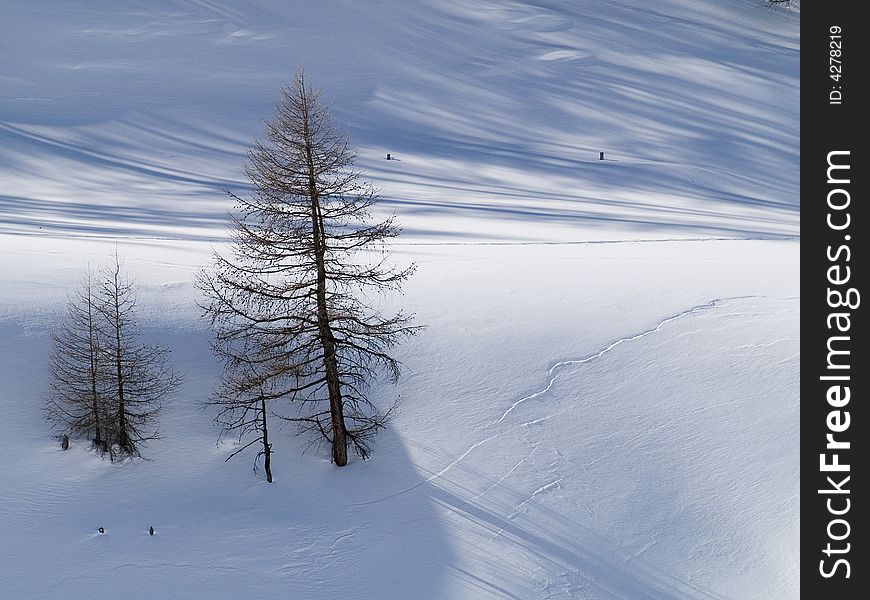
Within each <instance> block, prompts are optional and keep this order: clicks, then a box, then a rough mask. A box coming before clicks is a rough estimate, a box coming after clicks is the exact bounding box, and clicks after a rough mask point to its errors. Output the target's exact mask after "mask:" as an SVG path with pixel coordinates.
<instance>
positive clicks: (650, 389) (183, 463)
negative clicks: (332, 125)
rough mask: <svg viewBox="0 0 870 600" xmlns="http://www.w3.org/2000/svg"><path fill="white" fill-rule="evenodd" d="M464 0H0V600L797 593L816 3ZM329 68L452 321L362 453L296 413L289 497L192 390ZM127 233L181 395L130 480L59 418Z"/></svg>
mask: <svg viewBox="0 0 870 600" xmlns="http://www.w3.org/2000/svg"><path fill="white" fill-rule="evenodd" d="M473 4H474V8H473V9H471V8H469V7H470V6H471V4H469V3H463V2H453V1H450V0H439V1H436V0H415V1H414V2H406V3H395V2H380V1H373V2H366V3H359V2H351V1H349V0H347V1H345V0H336V1H335V2H324V3H307V2H296V1H292V2H277V1H267V0H243V1H240V2H229V1H226V0H201V1H194V0H154V1H151V2H144V1H143V2H136V1H130V2H121V3H118V2H102V1H95V2H82V1H72V0H69V1H64V2H51V3H31V2H23V1H22V2H18V1H14V0H13V1H11V2H4V3H3V6H2V7H0V49H2V54H3V57H4V59H6V60H4V61H2V62H0V180H2V181H3V182H4V187H3V190H2V191H0V256H2V264H0V315H3V316H2V317H0V384H2V385H0V411H2V412H0V414H2V419H0V456H2V457H3V460H2V461H0V565H2V567H0V598H6V597H8V598H16V599H17V598H34V599H36V598H54V597H58V596H60V597H64V598H69V599H88V598H93V597H95V596H98V595H104V594H106V593H109V592H110V591H111V592H112V593H121V594H123V596H124V597H126V598H131V599H145V598H148V599H151V598H207V599H209V600H212V599H214V600H220V599H223V598H227V599H230V598H233V599H236V598H239V597H247V598H252V599H255V598H274V597H282V598H317V599H319V598H337V597H358V598H372V599H378V600H380V599H406V598H419V599H421V600H423V599H433V600H434V599H442V598H463V599H464V598H469V599H477V598H517V599H523V600H525V599H527V598H581V599H596V600H597V599H611V598H614V599H615V598H621V599H632V600H633V599H640V598H644V599H645V598H653V599H659V600H683V599H690V598H691V599H724V598H728V599H741V600H743V599H758V600H762V599H763V600H770V599H790V598H797V597H798V596H799V588H798V578H797V569H798V554H797V545H798V541H799V536H798V529H799V528H798V524H799V520H798V508H799V496H798V452H797V451H798V434H799V430H798V386H797V384H798V379H799V377H798V371H799V350H798V340H799V335H800V332H799V326H798V322H797V317H798V314H799V304H800V300H799V290H798V287H799V286H798V282H799V274H798V267H799V261H798V242H797V241H796V240H795V239H782V238H796V236H797V235H798V231H799V230H798V226H799V219H798V218H799V206H798V199H797V191H798V170H797V169H798V164H797V163H798V147H797V139H798V134H799V128H798V113H799V105H798V100H797V95H798V90H799V80H798V46H799V36H798V20H799V13H797V12H795V11H788V10H775V11H773V10H769V9H765V8H762V7H761V2H759V1H756V0H744V1H736V2H728V3H717V2H703V3H699V2H689V1H688V0H661V1H659V2H653V3H650V2H641V1H640V0H617V1H615V2H607V3H601V2H591V1H588V2H587V1H577V2H570V3H569V2H546V1H543V0H523V1H507V0H492V1H487V2H479V3H473ZM303 63H304V65H305V69H306V71H307V72H308V73H309V74H310V76H311V77H312V78H313V79H314V80H316V81H317V82H319V83H320V84H322V86H323V87H324V88H325V93H326V94H327V95H330V96H334V99H333V106H334V108H335V112H336V115H337V117H338V120H339V121H340V122H342V123H344V124H346V125H347V127H348V131H349V133H350V135H351V138H352V141H353V142H354V144H355V145H356V146H357V147H358V149H359V163H360V165H361V166H363V167H364V168H365V169H366V171H367V173H368V175H369V176H370V178H371V179H372V180H373V181H374V182H375V183H376V184H377V185H379V186H380V187H381V188H382V190H383V197H384V198H385V203H384V208H385V210H386V211H389V212H395V213H396V214H397V217H398V220H399V221H400V222H401V224H403V225H404V226H405V228H406V233H407V235H406V236H404V238H403V239H402V240H401V241H399V242H398V243H397V244H395V245H394V246H393V250H394V252H395V255H396V256H397V257H398V258H399V259H400V260H402V261H411V260H414V261H417V262H418V263H419V269H418V272H417V274H416V275H415V276H414V278H413V279H412V280H411V281H410V282H409V284H408V286H407V288H406V294H405V296H404V297H402V298H389V299H387V300H386V302H391V303H398V302H401V303H402V305H403V306H405V307H407V308H408V309H410V310H413V311H415V312H416V313H417V315H418V320H419V322H421V323H425V324H427V325H428V329H427V330H426V331H425V332H424V333H422V334H421V335H419V336H418V337H417V338H415V339H413V340H412V341H410V342H409V343H407V344H406V345H405V346H403V347H402V348H401V349H400V351H399V357H400V358H401V359H402V360H403V362H404V363H405V371H404V375H403V378H402V379H401V380H400V382H399V384H398V386H397V387H392V386H389V385H386V384H384V385H380V384H379V386H378V387H377V388H376V392H377V393H376V394H375V395H376V396H377V397H380V398H382V399H383V402H385V403H387V402H390V401H391V400H393V399H394V398H395V397H396V395H400V396H401V398H402V405H401V407H402V408H401V411H400V413H399V414H398V415H397V417H396V420H395V422H394V423H393V425H392V427H391V428H390V429H389V430H388V432H387V433H385V434H384V435H383V436H382V437H381V438H380V439H379V443H378V445H377V446H376V448H375V453H374V455H373V457H372V459H371V460H370V461H368V462H365V463H363V462H360V461H353V462H351V464H350V465H349V466H348V467H347V468H345V469H337V468H334V467H332V466H331V465H330V464H329V459H328V455H327V453H326V452H323V451H320V452H316V451H309V452H308V453H306V454H304V455H302V450H303V448H304V447H305V443H304V442H305V441H304V440H300V439H297V438H295V437H294V435H293V433H294V432H293V430H292V429H291V428H289V427H288V428H287V429H285V430H283V431H281V432H280V433H279V434H278V435H277V436H276V438H275V439H274V440H273V441H274V445H275V449H276V451H277V455H276V457H275V464H274V469H275V474H276V482H275V483H274V484H272V485H269V484H267V483H265V482H264V481H263V480H262V478H261V477H260V476H258V475H256V474H254V473H253V472H252V469H251V460H252V458H253V453H250V454H243V455H241V456H239V457H236V458H234V459H233V460H231V461H230V462H229V463H225V462H224V460H225V458H226V457H227V456H228V454H229V453H230V451H231V449H232V446H231V445H230V444H228V443H226V442H225V443H222V444H219V445H216V443H215V441H216V437H217V431H216V430H215V429H214V428H212V427H211V424H210V419H211V415H210V414H209V413H208V412H203V411H202V410H201V409H200V408H199V406H198V401H199V400H201V399H202V398H203V397H204V396H205V395H206V394H207V393H208V392H209V391H210V390H211V389H213V387H214V385H215V382H216V378H217V377H218V375H219V368H218V364H217V363H216V361H215V360H214V359H213V357H212V356H211V355H210V353H209V351H208V333H207V331H205V329H204V327H203V325H202V323H201V321H200V320H199V318H198V311H197V309H196V307H195V305H194V302H195V300H196V293H195V290H194V288H193V286H192V283H191V280H192V277H193V276H194V274H195V273H196V272H197V271H198V270H199V269H200V268H202V267H203V266H205V264H206V262H207V257H208V252H209V247H210V245H211V244H213V243H220V241H221V240H222V239H223V219H224V213H225V210H226V208H227V206H228V205H227V203H226V201H225V199H224V197H223V194H222V192H221V188H231V189H237V190H243V189H244V185H245V182H244V179H243V177H242V166H243V162H244V156H245V150H246V147H247V145H248V143H249V141H250V140H251V139H252V138H253V137H255V136H257V135H259V132H260V129H261V123H262V121H263V120H264V119H268V118H269V117H270V116H271V113H272V103H273V99H274V97H275V95H276V92H277V86H278V85H279V83H280V81H281V80H282V79H286V78H287V77H288V76H289V75H290V74H291V73H292V71H293V70H294V69H295V68H296V67H297V66H298V65H300V64H303ZM599 151H605V152H606V157H607V158H608V159H609V160H605V161H599V160H598V152H599ZM387 152H390V153H391V154H392V155H393V156H394V157H396V158H398V159H400V160H397V161H386V160H384V159H383V157H384V155H385V154H386V153H387ZM688 238H696V239H695V240H690V239H688ZM714 238H738V239H714ZM753 238H755V239H753ZM757 238H766V239H757ZM602 241H606V242H605V243H600V242H602ZM527 242H528V243H527ZM554 242H562V243H554ZM115 244H118V245H119V250H120V252H121V254H122V255H123V256H124V257H125V259H126V263H127V267H128V269H129V271H130V272H131V273H132V274H133V275H134V276H135V277H136V278H137V279H138V280H139V284H140V294H141V309H142V322H143V325H144V333H145V335H146V336H148V337H149V338H153V339H159V340H160V341H161V342H163V343H164V344H167V345H169V346H170V347H171V348H172V349H173V353H172V359H173V362H174V364H175V366H176V367H177V369H178V370H179V371H181V372H183V373H184V374H185V377H186V381H185V385H184V387H183V388H182V389H181V390H180V391H179V392H178V394H177V395H176V397H175V398H174V400H173V402H172V403H171V404H170V405H169V406H168V407H167V410H166V411H165V413H164V416H163V420H162V427H161V430H162V433H163V435H164V437H163V439H162V440H159V441H157V442H154V443H153V444H151V445H150V446H149V447H148V448H147V449H146V452H145V454H146V456H147V457H148V458H149V459H150V460H148V461H136V462H126V463H123V464H114V465H113V464H109V463H107V462H105V461H102V460H100V459H99V458H98V457H96V456H94V455H93V454H91V453H89V452H88V450H87V448H86V446H85V444H84V443H81V442H78V443H76V442H74V444H73V446H72V448H71V450H70V451H67V452H62V451H61V450H60V448H59V445H58V444H57V443H56V441H55V440H54V439H52V437H51V434H50V432H49V431H48V429H47V427H46V425H45V424H44V423H43V421H42V415H41V412H40V407H41V402H42V399H43V397H44V394H45V392H46V384H47V380H46V367H47V354H48V331H49V329H50V328H51V326H52V325H53V324H54V323H56V322H57V319H58V318H59V315H60V314H61V313H62V311H63V305H64V295H65V293H66V291H67V290H68V289H69V288H70V286H72V285H74V284H75V282H76V281H77V280H78V278H79V277H80V276H81V274H82V272H83V270H84V268H85V267H86V265H87V264H88V263H90V264H95V263H99V262H102V261H104V260H105V258H106V257H107V256H108V255H109V253H110V252H111V251H112V249H113V248H114V247H115ZM101 526H102V527H104V528H105V530H106V533H105V534H103V535H100V534H98V533H97V528H98V527H101ZM149 526H153V527H154V528H155V530H156V533H155V535H154V536H153V537H151V536H149V535H148V534H147V530H148V527H149Z"/></svg>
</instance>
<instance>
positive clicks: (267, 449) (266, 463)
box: [260, 398, 272, 483]
mask: <svg viewBox="0 0 870 600" xmlns="http://www.w3.org/2000/svg"><path fill="white" fill-rule="evenodd" d="M260 411H261V412H260V415H261V417H262V419H263V468H264V469H265V470H266V481H268V482H269V483H272V447H271V446H270V445H269V429H268V428H267V427H266V400H265V399H263V398H260Z"/></svg>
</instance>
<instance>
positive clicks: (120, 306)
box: [96, 252, 181, 456]
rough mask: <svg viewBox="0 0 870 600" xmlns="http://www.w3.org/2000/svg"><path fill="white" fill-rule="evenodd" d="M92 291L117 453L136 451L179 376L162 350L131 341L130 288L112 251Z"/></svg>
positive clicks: (152, 430)
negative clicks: (96, 301) (96, 298)
mask: <svg viewBox="0 0 870 600" xmlns="http://www.w3.org/2000/svg"><path fill="white" fill-rule="evenodd" d="M97 295H98V297H99V302H98V303H97V305H96V306H97V311H98V312H99V314H100V317H101V319H102V324H101V327H102V330H103V331H104V332H105V334H104V336H103V342H102V344H101V352H102V356H103V360H104V362H105V364H106V365H107V370H108V371H109V374H110V375H109V380H108V394H109V399H110V400H109V402H110V408H109V412H110V414H111V415H112V417H113V425H114V439H113V442H114V443H115V444H116V445H117V447H118V449H119V451H120V453H121V454H122V455H125V456H139V455H140V445H142V444H144V443H145V442H148V441H149V440H153V439H156V438H158V437H159V435H158V428H157V424H158V414H159V412H160V408H161V403H162V400H163V399H164V398H165V397H166V396H167V395H168V394H169V393H170V392H172V391H173V390H175V389H176V388H177V387H178V386H179V385H180V384H181V378H180V377H179V375H178V374H176V373H175V371H174V370H173V369H172V368H171V367H170V366H169V365H168V364H167V362H166V357H167V355H168V354H169V350H168V349H166V348H163V347H161V346H157V345H148V344H143V343H141V342H139V341H138V340H137V337H138V331H137V329H138V325H137V321H136V296H135V288H134V285H133V283H132V282H131V281H130V280H129V278H128V277H127V276H126V274H125V273H124V272H123V270H122V268H121V260H120V258H119V256H118V254H117V252H116V253H115V255H114V258H113V261H112V262H111V264H109V265H108V266H106V267H104V268H103V269H101V270H100V285H99V289H98V291H97Z"/></svg>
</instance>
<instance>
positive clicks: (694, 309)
mask: <svg viewBox="0 0 870 600" xmlns="http://www.w3.org/2000/svg"><path fill="white" fill-rule="evenodd" d="M750 297H751V296H737V297H735V298H717V299H715V300H710V301H709V302H706V303H704V304H699V305H697V306H693V307H692V308H690V309H687V310H684V311H682V312H679V313H677V314H675V315H671V316H669V317H666V318H664V319H662V320H661V321H659V322H658V324H656V326H655V327H653V328H652V329H647V330H646V331H641V332H640V333H636V334H634V335H630V336H626V337H623V338H619V339H618V340H616V341H615V342H611V343H610V344H608V345H607V346H605V347H604V348H602V349H601V350H599V351H598V352H596V353H595V354H590V355H589V356H587V357H585V358H581V359H578V360H564V361H560V362H557V363H556V364H554V365H553V366H552V367H550V369H549V371H548V372H547V373H548V375H550V381H549V383H548V384H547V386H546V387H545V388H544V389H542V390H538V391H537V392H534V393H533V394H529V395H528V396H523V397H522V398H520V399H519V400H517V401H516V402H514V403H513V404H512V405H511V406H510V408H508V409H507V410H506V411H505V412H504V414H503V415H502V416H501V417H499V418H498V420H496V421H493V422H492V423H490V425H498V424H499V423H501V422H502V421H504V420H505V418H507V416H508V415H509V414H511V412H512V411H513V410H514V409H515V408H516V407H518V406H519V405H520V404H522V403H524V402H526V401H528V400H533V399H534V398H537V397H539V396H542V395H543V394H546V393H547V392H548V391H550V388H552V387H553V384H554V383H556V380H557V379H558V378H559V375H558V373H557V371H559V370H561V369H563V368H565V367H570V366H573V365H582V364H586V363H589V362H592V361H593V360H596V359H598V358H601V357H602V356H604V355H605V354H607V353H608V352H610V351H611V350H613V349H614V348H616V347H617V346H619V345H620V344H624V343H625V342H633V341H634V340H639V339H640V338H643V337H646V336H648V335H652V334H653V333H656V332H657V331H660V330H661V328H662V327H664V326H665V325H666V324H667V323H670V322H671V321H675V320H676V319H680V318H682V317H685V316H687V315H691V314H694V313H696V312H700V311H702V310H708V309H710V308H713V307H715V306H716V305H717V304H718V303H720V302H723V301H725V300H735V299H737V298H750Z"/></svg>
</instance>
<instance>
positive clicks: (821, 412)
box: [800, 0, 870, 600]
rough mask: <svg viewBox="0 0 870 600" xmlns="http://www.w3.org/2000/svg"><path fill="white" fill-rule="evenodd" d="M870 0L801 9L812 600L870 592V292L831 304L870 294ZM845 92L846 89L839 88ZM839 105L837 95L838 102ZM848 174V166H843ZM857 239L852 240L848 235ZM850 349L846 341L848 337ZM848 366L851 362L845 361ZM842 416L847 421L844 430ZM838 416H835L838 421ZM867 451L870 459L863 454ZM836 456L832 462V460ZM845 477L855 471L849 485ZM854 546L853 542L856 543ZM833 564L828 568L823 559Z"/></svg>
mask: <svg viewBox="0 0 870 600" xmlns="http://www.w3.org/2000/svg"><path fill="white" fill-rule="evenodd" d="M862 5H864V3H861V2H852V1H851V0H839V1H833V2H818V1H816V2H812V1H811V2H807V4H805V5H804V6H803V8H804V9H805V10H806V12H805V13H802V15H801V17H802V18H801V50H800V52H801V297H802V299H803V300H802V312H801V330H802V334H801V346H802V347H801V552H800V555H801V593H802V595H803V597H804V598H812V599H815V598H819V599H832V600H851V599H858V598H866V597H867V594H868V590H870V583H868V579H870V563H868V561H867V556H868V554H867V545H868V544H870V536H868V535H867V532H866V528H865V523H866V513H867V511H868V507H867V498H868V495H867V494H866V493H863V494H862V493H860V492H859V491H858V490H859V488H863V489H867V487H868V483H870V482H868V477H867V468H866V462H867V461H866V454H867V452H868V450H867V445H868V444H867V443H866V440H867V439H868V435H870V429H868V427H867V419H868V411H867V409H866V408H865V404H866V403H867V402H870V398H868V389H870V386H868V385H867V380H868V379H870V364H868V361H867V358H866V357H867V356H868V350H870V339H868V332H867V326H866V320H867V319H866V318H865V316H864V313H865V312H866V311H867V310H868V309H867V307H865V306H863V303H865V302H870V296H867V297H866V298H864V297H862V298H861V305H859V306H858V307H857V308H855V309H851V308H842V307H841V308H832V307H831V306H829V302H828V289H829V288H832V289H837V288H839V289H840V290H841V291H843V292H844V293H845V291H846V289H848V288H850V287H853V288H856V289H857V290H858V291H859V292H861V293H863V292H865V291H868V290H867V288H866V285H865V282H866V281H867V274H866V272H867V270H868V269H870V262H868V260H867V255H866V251H865V247H866V245H867V244H866V242H865V241H864V240H863V239H862V238H863V237H864V236H866V235H870V222H868V220H870V217H868V210H867V208H866V204H867V203H868V202H870V198H867V196H866V187H867V186H866V183H865V182H866V179H867V178H868V177H870V172H868V169H867V159H866V156H867V154H866V151H865V147H866V142H865V140H864V136H865V135H866V133H865V131H864V130H865V129H866V128H865V126H864V122H863V121H864V120H865V119H867V115H866V114H864V113H866V112H868V111H870V105H868V102H867V100H868V98H867V94H866V86H865V84H864V82H863V81H862V79H864V77H865V76H866V72H867V66H868V65H870V57H868V56H867V44H866V42H865V40H866V38H867V36H868V35H870V23H867V22H864V20H863V19H862V18H861V17H860V16H859V14H858V12H859V10H858V9H859V8H860V7H861V6H862ZM832 27H840V28H842V32H841V33H840V35H841V36H842V37H841V38H839V40H840V41H841V42H842V56H841V57H838V58H839V59H840V60H841V61H842V62H841V77H840V79H839V81H837V80H835V79H834V78H832V77H831V75H832V74H836V69H834V70H833V71H834V73H832V69H831V67H832V65H833V64H836V63H832V62H831V60H830V58H831V50H832V49H836V48H832V44H831V42H832V41H833V40H834V39H836V38H831V35H832V33H831V28H832ZM835 90H836V91H840V92H841V93H842V100H841V103H840V104H834V103H832V98H831V92H833V91H835ZM835 96H836V94H835ZM834 101H836V98H834ZM833 151H849V155H848V160H845V159H843V158H842V156H844V155H840V156H839V157H838V159H837V160H838V162H840V163H843V162H847V163H848V164H849V175H848V177H849V179H850V181H849V183H848V184H846V185H842V184H841V185H838V184H830V183H829V182H828V174H827V170H828V154H829V153H830V152H833ZM838 173H840V174H843V173H844V171H842V170H841V171H838ZM837 188H843V189H846V190H847V191H848V193H849V197H850V202H849V206H848V208H847V209H845V210H844V211H840V212H836V213H835V214H834V215H833V219H834V221H835V224H842V223H843V219H844V216H845V215H844V213H845V212H848V213H849V218H850V225H849V227H848V229H845V230H840V231H836V230H834V229H832V228H831V227H830V226H829V225H828V222H827V219H828V214H829V213H830V212H834V211H831V209H830V208H829V207H828V194H829V192H831V190H833V189H837ZM834 196H835V203H840V204H842V202H843V200H844V198H845V196H844V195H843V194H842V193H839V192H838V193H835V194H834ZM846 236H848V237H849V239H847V238H846ZM842 245H847V246H848V247H849V252H848V258H849V260H848V262H847V261H846V258H847V253H846V251H843V252H842V253H841V254H840V255H839V259H838V260H834V261H832V260H830V258H829V253H831V254H833V255H836V250H837V249H838V248H840V247H841V246H842ZM835 264H840V265H841V270H840V271H838V272H835V273H834V274H835V275H837V274H839V276H840V277H842V276H843V274H844V273H845V270H844V269H843V268H842V267H844V266H848V267H849V268H850V279H849V281H848V283H845V284H842V285H839V286H835V285H832V284H831V283H830V282H829V280H828V276H829V274H828V269H829V268H830V267H832V266H834V265H835ZM868 293H870V291H868ZM833 312H849V313H850V323H851V327H850V330H849V332H848V333H842V332H840V333H838V332H837V331H836V329H834V330H833V331H831V330H829V329H828V316H829V314H830V313H833ZM833 335H848V336H849V341H848V349H849V350H850V352H851V353H850V355H849V356H848V362H849V363H850V365H851V367H850V369H848V371H846V370H841V371H838V374H848V376H849V378H850V379H849V381H843V382H840V383H842V384H843V385H848V386H849V388H850V391H851V399H850V401H849V403H848V405H846V406H843V407H840V408H839V410H840V411H848V412H849V419H850V422H849V427H848V429H847V430H846V431H844V432H841V433H837V434H834V435H835V436H836V439H838V440H841V441H848V442H849V443H850V444H851V447H850V448H849V449H848V450H831V449H827V450H826V444H827V438H826V436H827V434H828V433H830V430H829V428H828V421H827V419H828V416H829V414H830V412H831V411H833V410H838V409H836V408H835V407H832V406H831V405H830V404H829V403H828V401H827V397H826V394H827V391H828V389H829V386H831V385H832V383H833V382H831V381H823V380H821V379H820V378H821V377H822V376H824V375H830V374H832V371H830V370H829V369H828V367H827V365H828V340H829V337H830V336H833ZM838 343H839V344H840V346H839V347H840V348H842V349H845V348H846V345H845V344H844V343H843V342H838ZM841 362H845V361H841ZM842 418H844V415H842V414H840V415H839V416H838V417H835V419H839V422H840V426H842ZM837 422H838V421H835V426H837V425H836V423H837ZM826 452H827V454H828V456H829V457H830V455H831V454H832V453H837V454H838V455H839V462H840V463H842V464H849V466H850V468H849V471H848V472H847V473H843V472H822V470H821V468H820V454H822V453H826ZM862 456H864V457H865V458H862ZM827 460H828V462H830V461H831V460H832V459H831V458H828V459H827ZM844 475H848V476H849V477H850V479H849V481H848V482H847V483H846V484H844V485H843V484H842V479H843V476H844ZM827 476H831V477H832V478H833V479H834V481H835V482H836V483H837V484H839V485H841V487H842V488H843V489H848V490H849V493H848V494H826V493H820V490H824V489H829V488H831V487H832V486H831V484H830V483H829V482H828V481H827ZM846 498H848V499H849V510H848V512H846V513H845V514H843V515H840V516H837V515H832V514H831V513H830V512H829V508H828V505H827V501H828V500H829V499H831V501H832V507H833V509H834V510H843V509H844V508H845V506H846ZM837 518H842V519H844V520H845V521H848V524H849V525H848V529H847V527H846V525H844V524H843V523H841V522H840V523H835V524H833V526H832V529H831V531H832V533H833V534H834V535H835V536H837V537H839V536H842V535H843V534H844V533H846V532H847V531H848V537H846V538H845V539H843V540H840V541H837V540H831V539H830V538H829V532H828V526H829V524H830V523H831V521H832V520H834V519H837ZM828 543H830V544H831V545H832V547H833V548H837V549H840V550H842V549H844V548H848V552H844V553H842V554H836V553H831V554H830V556H828V555H826V554H825V552H824V551H825V550H826V548H828V546H827V544H828ZM846 544H849V546H846ZM838 558H843V559H845V560H847V561H848V563H849V577H848V578H846V577H845V575H846V568H845V565H843V564H840V565H839V567H838V568H837V569H836V571H835V573H834V575H833V576H831V577H827V578H826V577H824V576H823V575H822V573H821V571H822V570H823V569H826V570H827V571H828V573H830V572H831V570H832V568H833V566H834V564H835V561H836V560H837V559H838ZM823 560H824V561H825V562H824V566H823V565H821V564H820V561H823Z"/></svg>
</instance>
